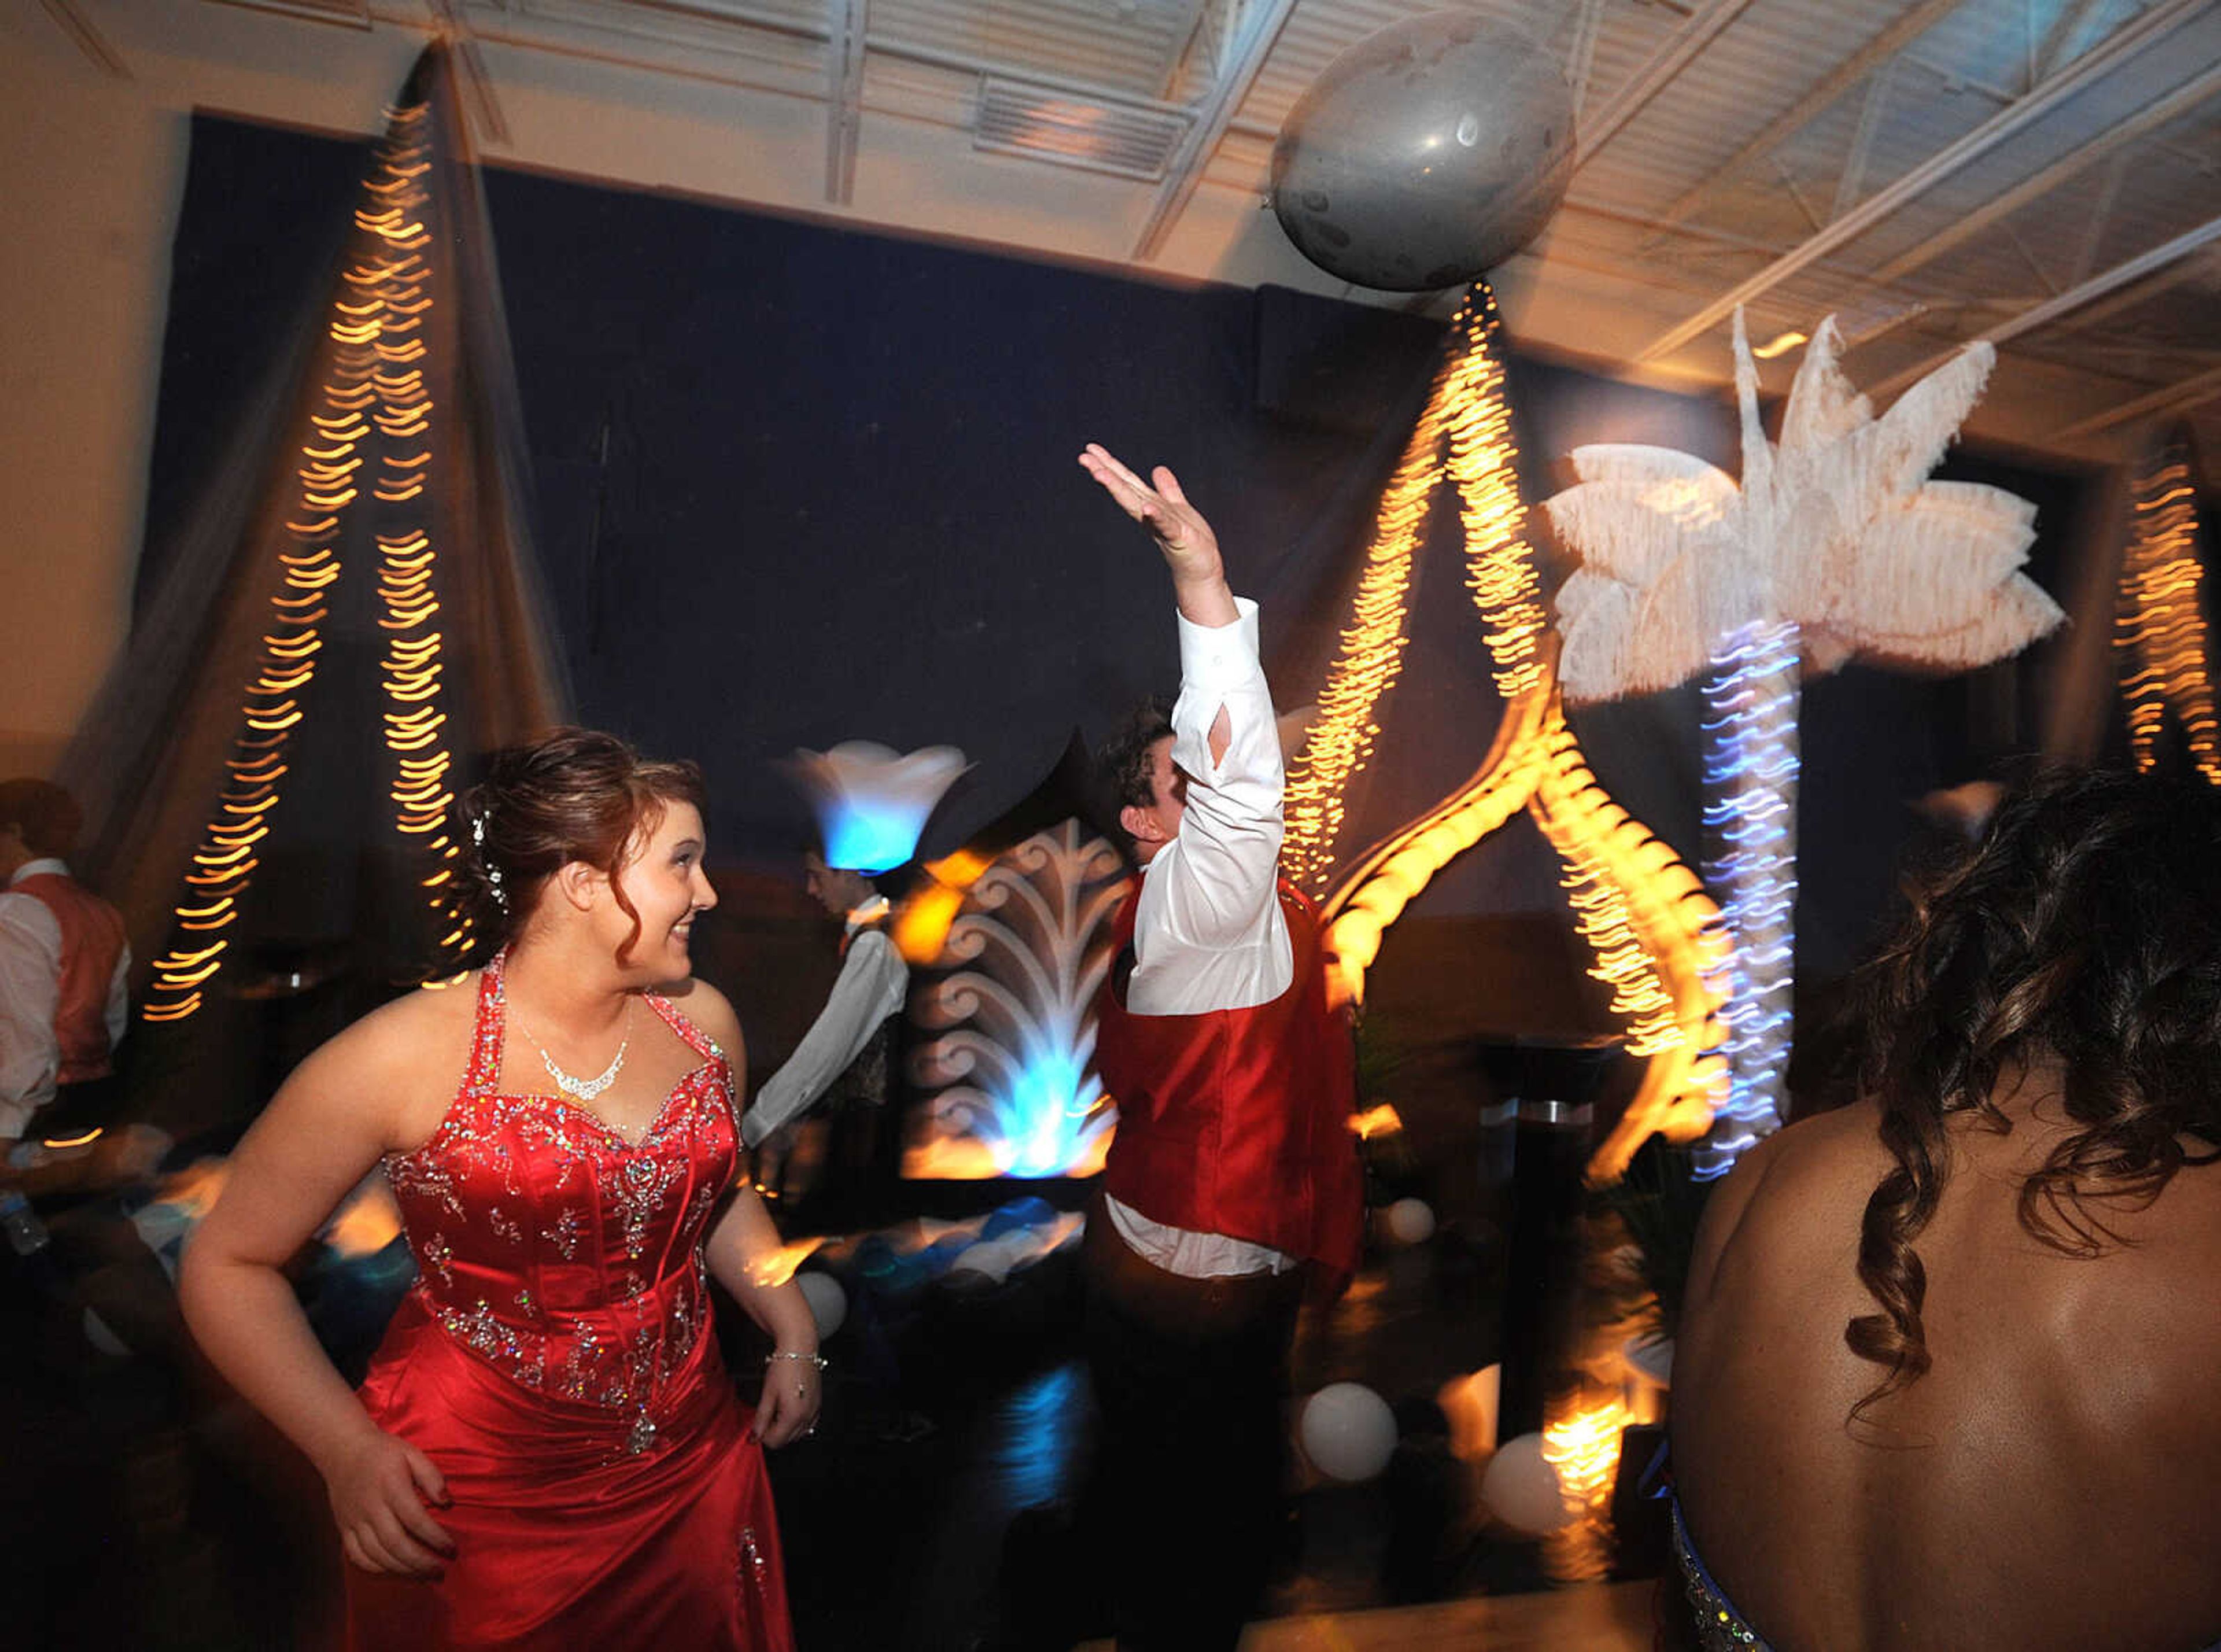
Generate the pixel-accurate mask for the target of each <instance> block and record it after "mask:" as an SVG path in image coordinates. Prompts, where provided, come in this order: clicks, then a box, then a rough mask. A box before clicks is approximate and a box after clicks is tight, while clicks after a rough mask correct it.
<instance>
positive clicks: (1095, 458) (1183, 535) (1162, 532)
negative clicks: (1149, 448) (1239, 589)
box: [1079, 441, 1236, 626]
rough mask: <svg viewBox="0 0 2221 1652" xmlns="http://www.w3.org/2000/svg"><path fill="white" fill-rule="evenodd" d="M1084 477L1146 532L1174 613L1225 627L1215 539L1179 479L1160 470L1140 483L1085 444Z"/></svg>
mask: <svg viewBox="0 0 2221 1652" xmlns="http://www.w3.org/2000/svg"><path fill="white" fill-rule="evenodd" d="M1079 462H1080V464H1081V465H1082V466H1084V467H1085V469H1086V472H1087V473H1088V474H1089V475H1090V476H1092V477H1093V478H1094V479H1096V480H1097V481H1098V482H1100V483H1101V484H1102V485H1103V489H1104V491H1105V492H1106V493H1108V494H1109V495H1110V497H1112V498H1114V499H1116V500H1117V502H1118V507H1119V509H1120V510H1123V511H1124V512H1125V513H1126V514H1127V515H1128V516H1131V517H1132V518H1133V519H1134V520H1135V521H1136V522H1138V523H1141V524H1142V527H1144V528H1146V529H1148V530H1149V536H1150V537H1151V538H1152V539H1154V540H1155V541H1157V548H1158V550H1159V551H1161V552H1162V553H1163V554H1164V559H1165V566H1166V567H1167V568H1168V569H1170V570H1171V572H1172V576H1173V588H1174V590H1175V591H1176V592H1177V594H1178V596H1179V605H1180V611H1181V612H1182V613H1183V614H1185V615H1186V616H1187V617H1188V618H1189V619H1191V620H1192V621H1194V622H1195V623H1198V624H1200V625H1212V626H1217V625H1230V624H1232V623H1233V622H1234V620H1235V617H1236V613H1235V607H1234V598H1233V595H1232V593H1231V592H1230V591H1228V589H1227V585H1226V573H1225V568H1224V566H1223V564H1222V563H1221V562H1220V560H1219V556H1218V535H1216V534H1214V533H1212V532H1211V524H1210V523H1207V522H1205V521H1204V519H1203V514H1202V512H1200V511H1198V510H1197V509H1196V508H1195V507H1194V506H1193V505H1192V504H1189V503H1188V502H1187V495H1186V494H1185V493H1183V492H1181V491H1180V485H1179V478H1178V477H1176V476H1174V475H1173V473H1172V472H1170V471H1169V470H1167V469H1166V468H1165V466H1162V465H1160V466H1157V467H1156V469H1155V470H1154V472H1151V473H1150V478H1149V480H1148V481H1147V482H1144V481H1143V480H1142V479H1141V478H1140V477H1138V476H1136V474H1135V473H1134V472H1132V471H1130V470H1129V469H1128V468H1127V467H1126V466H1124V465H1123V464H1121V463H1120V462H1119V461H1118V460H1117V459H1115V458H1113V457H1112V456H1111V454H1110V452H1109V451H1108V450H1107V449H1106V448H1104V446H1103V445H1102V443H1100V442H1096V441H1091V442H1089V443H1088V444H1087V451H1086V452H1085V453H1083V454H1080V455H1079Z"/></svg>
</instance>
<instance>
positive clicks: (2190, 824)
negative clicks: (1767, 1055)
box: [1844, 769, 2221, 1422]
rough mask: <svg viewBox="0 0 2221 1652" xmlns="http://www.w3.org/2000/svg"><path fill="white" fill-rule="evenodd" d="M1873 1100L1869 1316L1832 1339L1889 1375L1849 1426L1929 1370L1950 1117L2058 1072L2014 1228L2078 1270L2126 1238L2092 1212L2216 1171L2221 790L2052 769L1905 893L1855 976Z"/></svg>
mask: <svg viewBox="0 0 2221 1652" xmlns="http://www.w3.org/2000/svg"><path fill="white" fill-rule="evenodd" d="M1861 998H1862V1000H1863V1010H1864V1019H1865V1023H1866V1025H1867V1026H1868V1029H1869V1037H1870V1039H1871V1041H1872V1042H1870V1044H1869V1047H1868V1052H1867V1055H1866V1061H1865V1065H1864V1068H1863V1071H1862V1073H1861V1079H1862V1082H1863V1085H1864V1087H1865V1092H1866V1093H1867V1094H1868V1095H1870V1096H1873V1097H1874V1098H1875V1099H1876V1100H1877V1101H1878V1102H1879V1104H1880V1107H1881V1125H1880V1133H1881V1140H1882V1142H1883V1145H1884V1146H1886V1148H1888V1149H1889V1151H1890V1155H1891V1156H1892V1157H1893V1158H1894V1159H1895V1160H1896V1161H1897V1167H1896V1168H1895V1169H1893V1170H1892V1171H1891V1172H1889V1173H1887V1174H1886V1175H1885V1176H1884V1177H1883V1178H1882V1180H1881V1181H1880V1185H1879V1186H1876V1187H1875V1189H1874V1193H1873V1195H1872V1196H1871V1197H1870V1198H1868V1201H1867V1206H1866V1213H1865V1217H1864V1218H1863V1220H1862V1222H1861V1229H1860V1235H1859V1258H1858V1273H1859V1279H1860V1280H1861V1282H1862V1283H1863V1284H1864V1285H1865V1286H1866V1288H1867V1289H1868V1291H1869V1292H1872V1293H1873V1295H1874V1300H1875V1301H1876V1302H1877V1303H1878V1304H1879V1305H1880V1310H1881V1311H1880V1312H1879V1313H1872V1314H1865V1315H1861V1316H1860V1317H1856V1318H1854V1319H1853V1320H1852V1321H1851V1322H1850V1323H1849V1326H1848V1327H1847V1329H1846V1330H1845V1331H1844V1340H1845V1341H1846V1342H1848V1343H1849V1346H1850V1348H1851V1349H1852V1351H1853V1352H1854V1353H1855V1354H1857V1355H1860V1356H1861V1358H1863V1359H1867V1360H1871V1361H1874V1362H1875V1363H1876V1364H1878V1365H1880V1366H1882V1367H1886V1374H1885V1375H1884V1377H1883V1379H1882V1380H1881V1381H1880V1383H1879V1384H1877V1385H1876V1386H1875V1387H1874V1389H1873V1390H1872V1391H1870V1392H1868V1393H1867V1394H1866V1395H1865V1396H1864V1397H1863V1398H1862V1399H1860V1400H1859V1402H1858V1403H1857V1405H1855V1406H1853V1408H1852V1413H1851V1414H1852V1418H1853V1420H1854V1422H1856V1421H1858V1420H1860V1419H1861V1418H1862V1417H1864V1416H1865V1414H1866V1412H1867V1411H1868V1408H1869V1407H1871V1406H1872V1405H1874V1404H1875V1403H1876V1402H1878V1401H1879V1400H1880V1399H1884V1398H1886V1396H1888V1395H1890V1394H1892V1393H1894V1392H1898V1391H1899V1390H1900V1389H1902V1388H1905V1386H1908V1385H1910V1384H1911V1383H1913V1382H1915V1381H1917V1380H1918V1379H1919V1378H1920V1377H1921V1376H1922V1375H1923V1374H1924V1373H1925V1372H1926V1371H1927V1370H1928V1368H1929V1366H1930V1355H1929V1349H1928V1340H1927V1336H1926V1333H1925V1332H1924V1330H1923V1328H1922V1325H1921V1317H1920V1316H1921V1306H1922V1303H1923V1300H1924V1298H1925V1295H1926V1292H1927V1273H1926V1271H1925V1270H1924V1267H1922V1265H1921V1260H1920V1255H1919V1252H1918V1251H1917V1250H1916V1249H1915V1248H1913V1242H1914V1241H1915V1240H1916V1239H1918V1237H1919V1236H1920V1234H1921V1231H1922V1230H1923V1229H1924V1228H1925V1227H1926V1225H1927V1223H1928V1222H1929V1220H1930V1217H1933V1216H1934V1215H1935V1213H1936V1204H1937V1201H1938V1200H1939V1199H1940V1198H1941V1197H1942V1194H1943V1185H1944V1182H1945V1181H1946V1180H1947V1179H1948V1177H1949V1146H1948V1143H1947V1140H1946V1134H1945V1126H1944V1121H1945V1120H1946V1119H1947V1118H1948V1117H1949V1116H1951V1115H1952V1114H1955V1113H1969V1112H1970V1113H1973V1114H1974V1115H1976V1116H1977V1118H1978V1119H1979V1121H1980V1124H1981V1126H1982V1127H1983V1128H1986V1129H1992V1130H1994V1131H1996V1132H1997V1133H1999V1134H2000V1135H2003V1134H2005V1133H2006V1132H2008V1131H2010V1130H2011V1128H2012V1126H2011V1121H2010V1120H2008V1119H2007V1117H2005V1113H2004V1112H2003V1111H2001V1110H2000V1109H1999V1106H1998V1104H1997V1102H1996V1099H1995V1098H1996V1095H1997V1092H1998V1090H1999V1084H2000V1081H2001V1080H2002V1081H2004V1082H2005V1083H2006V1084H2008V1085H2010V1084H2011V1082H2012V1081H2013V1080H2014V1079H2016V1078H2017V1077H2018V1075H2019V1074H2020V1073H2024V1072H2027V1071H2029V1070H2031V1069H2033V1068H2036V1067H2047V1068H2049V1069H2052V1070H2054V1071H2055V1073H2056V1074H2057V1079H2058V1083H2059V1085H2060V1096H2061V1105H2062V1107H2063V1109H2064V1111H2065V1112H2066V1114H2067V1117H2068V1119H2069V1120H2070V1121H2072V1122H2073V1123H2074V1124H2076V1125H2078V1126H2080V1128H2079V1129H2076V1130H2074V1133H2073V1134H2072V1135H2070V1136H2068V1137H2067V1138H2066V1139H2065V1140H2063V1141H2062V1142H2060V1143H2059V1144H2058V1145H2057V1146H2056V1147H2055V1148H2053V1149H2052V1150H2051V1152H2050V1153H2049V1155H2047V1156H2046V1158H2045V1160H2044V1162H2043V1165H2042V1166H2041V1167H2038V1168H2037V1169H2036V1170H2035V1171H2034V1172H2032V1173H2030V1174H2029V1176H2028V1177H2027V1178H2026V1179H2025V1180H2024V1181H2023V1182H2022V1184H2021V1187H2020V1192H2019V1217H2020V1224H2021V1226H2022V1228H2023V1229H2024V1230H2026V1231H2027V1232H2028V1234H2029V1235H2030V1236H2031V1237H2033V1238H2035V1239H2036V1240H2038V1241H2039V1242H2042V1243H2043V1244H2045V1245H2048V1246H2049V1247H2051V1248H2053V1249H2055V1250H2058V1251H2061V1252H2063V1253H2065V1254H2066V1255H2070V1256H2081V1257H2093V1256H2096V1255H2099V1254H2101V1253H2102V1252H2103V1251H2104V1250H2105V1248H2107V1247H2108V1246H2109V1245H2111V1244H2114V1243H2117V1242H2118V1236H2117V1235H2115V1234H2114V1233H2113V1232H2112V1230H2110V1229H2109V1228H2108V1227H2107V1226H2106V1225H2105V1222H2104V1220H2103V1219H2101V1217H2100V1216H2099V1215H2098V1214H2097V1213H2095V1212H2093V1211H2092V1209H2091V1208H2090V1206H2089V1205H2088V1204H2087V1203H2086V1198H2088V1197H2089V1196H2091V1195H2092V1194H2093V1193H2097V1192H2102V1194H2103V1195H2104V1197H2105V1199H2106V1200H2107V1201H2108V1202H2109V1203H2110V1202H2116V1201H2123V1200H2125V1201H2127V1202H2128V1203H2129V1204H2130V1205H2131V1206H2132V1207H2135V1208H2141V1207H2142V1206H2143V1205H2149V1203H2150V1202H2151V1201H2152V1200H2153V1199H2155V1198H2158V1197H2159V1195H2160V1193H2161V1192H2162V1191H2163V1190H2164V1189H2165V1188H2166V1186H2167V1185H2168V1181H2169V1180H2171V1179H2172V1178H2173V1177H2174V1173H2175V1172H2176V1171H2178V1170H2180V1168H2182V1167H2183V1166H2185V1165H2187V1164H2205V1163H2210V1162H2212V1161H2213V1160H2215V1159H2216V1158H2217V1157H2221V1149H2217V1150H2215V1151H2211V1152H2200V1151H2197V1150H2195V1149H2192V1148H2185V1146H2184V1145H2183V1141H2182V1138H2183V1137H2184V1136H2192V1137H2194V1138H2196V1139H2198V1140H2200V1141H2203V1142H2216V1143H2221V793H2217V792H2216V790H2215V789H2214V788H2213V787H2212V786H2210V785H2206V784H2205V783H2204V782H2203V781H2201V780H2199V779H2174V778H2164V777H2160V776H2155V775H2135V774H2124V773H2109V772H2097V771H2074V770H2061V769H2055V770H2052V771H2049V772H2046V773H2039V774H2038V775H2036V777H2035V778H2034V779H2032V780H2030V782H2029V783H2028V784H2027V785H2024V787H2023V788H2022V789H2020V790H2019V791H2018V792H2016V793H2015V794H2013V795H2012V796H2011V797H2009V798H2007V799H2006V800H2005V803H2004V804H2001V805H2000V806H1999V810H1998V812H1997V816H1996V817H1995V819H1994V820H1993V822H1992V823H1991V824H1990V828H1989V830H1988V832H1987V834H1986V836H1985V837H1984V838H1983V840H1982V841H1981V842H1980V844H1979V845H1978V846H1976V847H1974V848H1972V849H1971V850H1970V851H1969V852H1968V854H1965V855H1964V856H1962V857H1961V858H1959V859H1958V860H1956V861H1955V862H1953V863H1950V864H1949V865H1947V866H1945V867H1943V868H1942V869H1940V870H1939V871H1938V872H1937V873H1936V874H1935V875H1934V876H1933V877H1932V878H1931V879H1930V880H1929V881H1928V882H1927V883H1926V884H1925V885H1923V886H1919V887H1917V888H1916V889H1915V891H1914V893H1913V908H1912V910H1911V914H1910V916H1909V917H1907V919H1906V920H1905V923H1904V924H1903V926H1902V927H1901V928H1900V929H1899V931H1898V933H1897V934H1896V936H1894V937H1893V939H1892V940H1891V942H1889V943H1888V944H1887V945H1886V947H1885V948H1883V950H1882V951H1881V953H1880V954H1879V955H1878V956H1877V957H1876V958H1875V959H1874V961H1873V962H1872V963H1871V964H1869V965H1868V967H1867V969H1866V970H1865V972H1864V973H1863V978H1862V980H1861Z"/></svg>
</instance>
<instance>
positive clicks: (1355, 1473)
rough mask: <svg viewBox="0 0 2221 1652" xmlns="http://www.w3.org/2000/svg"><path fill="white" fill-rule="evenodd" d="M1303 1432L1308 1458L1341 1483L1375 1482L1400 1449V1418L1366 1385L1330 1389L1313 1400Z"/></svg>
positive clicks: (1307, 1407) (1343, 1384)
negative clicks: (1397, 1420)
mask: <svg viewBox="0 0 2221 1652" xmlns="http://www.w3.org/2000/svg"><path fill="white" fill-rule="evenodd" d="M1297 1432H1298V1436H1299V1437H1300V1438H1301V1439H1302V1441H1303V1445H1304V1455H1305V1456H1306V1457H1308V1458H1310V1459H1311V1463H1312V1466H1313V1467H1316V1468H1317V1470H1318V1471H1319V1473H1321V1474H1325V1475H1328V1476H1329V1477H1330V1478H1332V1479H1335V1480H1371V1479H1372V1478H1373V1476H1374V1475H1375V1474H1379V1473H1380V1471H1381V1470H1382V1469H1383V1468H1386V1467H1387V1466H1388V1458H1389V1455H1390V1454H1391V1453H1392V1452H1393V1451H1394V1450H1395V1449H1396V1417H1395V1414H1394V1413H1393V1412H1392V1411H1390V1410H1389V1409H1388V1402H1387V1401H1386V1400H1385V1399H1381V1398H1380V1395H1378V1394H1376V1393H1374V1392H1373V1390H1371V1389H1370V1388H1368V1387H1367V1386H1365V1385H1364V1384H1363V1383H1361V1382H1336V1383H1329V1384H1328V1385H1327V1386H1325V1387H1323V1388H1322V1389H1320V1390H1319V1391H1318V1392H1317V1393H1315V1394H1313V1395H1312V1396H1311V1399H1308V1400H1306V1401H1305V1402H1304V1412H1303V1417H1302V1420H1301V1422H1300V1424H1298V1430H1297Z"/></svg>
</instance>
